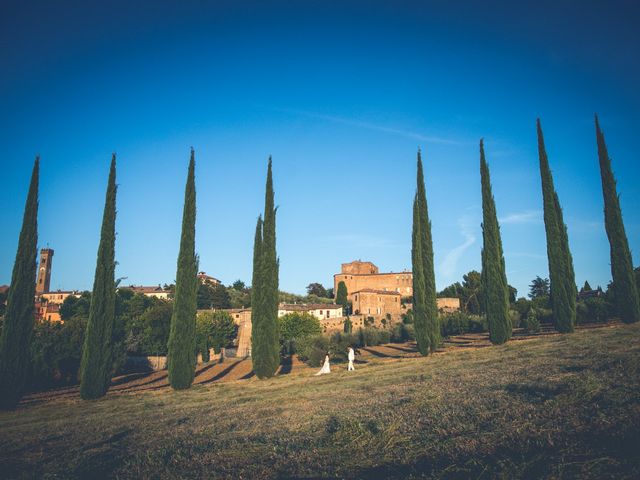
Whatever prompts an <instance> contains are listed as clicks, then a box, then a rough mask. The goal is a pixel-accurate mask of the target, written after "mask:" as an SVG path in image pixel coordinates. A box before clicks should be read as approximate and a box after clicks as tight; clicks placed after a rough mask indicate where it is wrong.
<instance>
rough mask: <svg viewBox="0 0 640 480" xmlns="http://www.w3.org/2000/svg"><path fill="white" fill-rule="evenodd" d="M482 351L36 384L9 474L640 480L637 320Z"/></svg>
mask: <svg viewBox="0 0 640 480" xmlns="http://www.w3.org/2000/svg"><path fill="white" fill-rule="evenodd" d="M455 342H458V343H455ZM484 346H486V342H484V343H483V339H482V338H475V339H474V338H473V337H471V338H467V339H466V340H465V338H462V337H461V338H459V339H457V340H454V342H453V343H449V344H447V346H446V347H445V348H444V349H443V351H442V352H441V353H440V354H436V355H434V356H432V357H429V358H420V357H417V356H416V354H415V353H414V352H413V349H412V347H411V345H409V344H407V345H388V346H383V347H373V348H370V349H366V350H364V349H363V351H361V354H362V355H361V356H360V357H359V359H360V363H358V364H356V368H357V370H356V371H355V372H346V368H345V366H344V365H337V366H336V367H335V368H334V372H333V373H332V374H331V375H326V376H321V377H314V376H313V375H312V374H313V373H314V369H309V368H306V367H305V366H303V365H300V364H299V363H295V362H294V363H293V364H291V365H285V366H283V367H282V370H283V371H282V372H281V373H282V374H281V375H278V376H276V377H274V378H273V379H270V380H267V381H259V380H257V379H256V378H255V377H254V376H252V375H251V369H250V363H248V362H247V363H244V364H243V363H242V362H238V361H231V360H230V361H228V362H227V363H225V364H222V365H205V366H202V367H200V369H199V374H198V377H197V383H198V384H197V385H195V386H194V387H193V388H191V389H190V390H188V391H183V392H173V391H171V390H170V389H169V388H167V387H166V379H165V378H163V373H162V372H156V373H153V374H151V375H146V376H144V377H135V378H134V377H128V378H121V379H115V381H114V386H113V387H112V390H113V391H112V392H110V393H109V395H107V397H105V398H104V399H101V400H98V401H91V402H83V401H81V400H80V399H79V398H78V396H77V392H76V391H75V389H73V388H71V389H66V390H60V391H53V392H47V393H41V394H34V395H31V396H29V397H27V398H26V399H25V401H24V402H23V404H22V405H21V407H20V408H19V409H18V410H17V411H15V412H0V476H2V477H3V478H94V479H95V478H104V477H111V478H204V477H207V478H291V477H293V478H318V477H338V478H384V477H390V478H486V479H488V478H496V477H499V478H598V479H600V478H640V325H631V326H628V325H613V326H608V327H605V328H597V329H584V330H579V331H577V332H576V333H574V334H571V335H541V336H538V337H535V338H521V340H519V341H511V342H509V343H508V344H506V345H503V346H499V347H488V346H487V347H486V348H480V347H484ZM460 347H463V348H460ZM223 380H224V381H223Z"/></svg>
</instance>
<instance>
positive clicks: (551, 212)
mask: <svg viewBox="0 0 640 480" xmlns="http://www.w3.org/2000/svg"><path fill="white" fill-rule="evenodd" d="M537 130H538V156H539V159H540V179H541V182H542V201H543V207H544V227H545V231H546V234H547V259H548V262H549V279H550V280H551V308H552V309H553V319H554V323H555V327H556V330H558V331H559V332H562V333H568V332H572V331H573V327H574V325H575V323H576V285H575V283H576V279H575V274H574V271H573V259H572V257H571V252H570V251H569V238H568V236H567V227H566V225H565V223H564V219H563V215H562V209H561V208H560V201H559V200H558V194H557V192H556V191H555V187H554V186H553V177H552V175H551V169H550V168H549V160H548V158H547V151H546V149H545V146H544V137H543V135H542V126H541V125H540V119H538V120H537Z"/></svg>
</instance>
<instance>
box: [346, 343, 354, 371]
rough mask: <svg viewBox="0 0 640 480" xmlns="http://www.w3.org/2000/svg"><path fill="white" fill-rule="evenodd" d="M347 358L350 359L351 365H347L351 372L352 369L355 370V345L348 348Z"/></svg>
mask: <svg viewBox="0 0 640 480" xmlns="http://www.w3.org/2000/svg"><path fill="white" fill-rule="evenodd" d="M347 358H348V359H349V366H348V367H347V371H348V372H351V371H352V370H355V368H353V361H354V360H355V358H356V353H355V352H354V351H353V347H349V349H348V350H347Z"/></svg>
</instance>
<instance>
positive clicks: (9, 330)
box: [0, 157, 40, 410]
mask: <svg viewBox="0 0 640 480" xmlns="http://www.w3.org/2000/svg"><path fill="white" fill-rule="evenodd" d="M39 176H40V157H36V159H35V162H34V164H33V171H32V173H31V183H30V184H29V193H28V194H27V201H26V203H25V207H24V216H23V217H22V229H21V230H20V236H19V238H18V249H17V251H16V258H15V262H14V264H13V272H12V274H11V286H10V287H9V292H8V295H7V308H6V310H5V315H4V325H3V328H2V337H0V409H3V410H11V409H14V408H15V407H16V406H17V405H18V402H19V401H20V398H21V397H22V393H23V391H24V387H25V383H26V380H27V371H28V369H29V351H30V344H31V337H32V334H33V319H34V311H33V310H34V298H35V293H36V270H37V265H36V255H37V250H38V182H39Z"/></svg>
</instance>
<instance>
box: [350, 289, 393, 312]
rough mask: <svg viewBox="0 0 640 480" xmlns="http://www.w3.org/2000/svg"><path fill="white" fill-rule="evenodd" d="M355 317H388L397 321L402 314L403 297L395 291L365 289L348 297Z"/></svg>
mask: <svg viewBox="0 0 640 480" xmlns="http://www.w3.org/2000/svg"><path fill="white" fill-rule="evenodd" d="M348 299H349V300H351V303H352V308H353V313H354V315H365V316H372V317H386V316H387V315H390V316H391V318H394V319H397V318H399V317H400V315H401V314H402V304H401V302H400V299H401V295H400V293H398V292H394V291H385V290H374V289H371V288H365V289H362V290H358V291H356V292H353V293H352V294H350V295H349V296H348Z"/></svg>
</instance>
